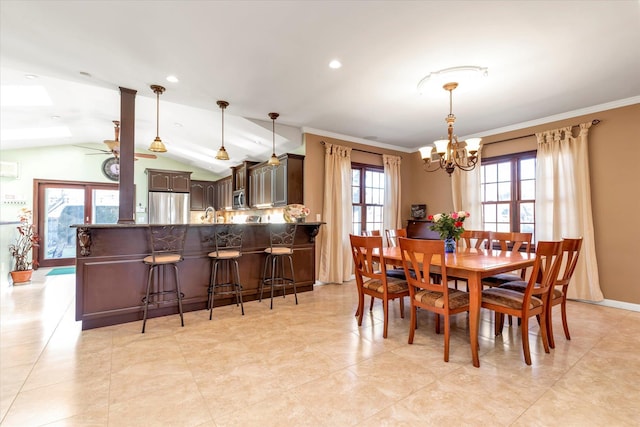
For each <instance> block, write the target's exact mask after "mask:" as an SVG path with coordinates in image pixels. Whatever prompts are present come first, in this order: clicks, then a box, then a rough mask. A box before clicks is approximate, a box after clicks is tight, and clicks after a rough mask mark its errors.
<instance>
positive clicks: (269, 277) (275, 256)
mask: <svg viewBox="0 0 640 427" xmlns="http://www.w3.org/2000/svg"><path fill="white" fill-rule="evenodd" d="M297 226H298V225H297V224H296V223H286V224H271V225H270V226H269V227H270V229H269V235H270V246H269V247H268V248H266V249H265V250H264V252H265V253H266V254H267V256H266V258H265V260H264V268H263V270H262V280H261V281H260V299H259V301H260V302H262V295H263V292H264V287H265V285H266V286H269V287H270V288H271V306H270V309H273V292H274V289H275V288H277V287H281V288H282V297H283V298H284V297H285V294H286V288H287V286H293V295H294V297H295V300H296V304H298V292H297V289H296V279H295V276H294V273H293V244H294V241H295V236H296V229H297ZM285 261H289V262H288V266H289V269H290V277H287V276H285V273H284V270H285V268H284V264H285Z"/></svg>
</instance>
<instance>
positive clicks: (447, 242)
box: [444, 237, 456, 254]
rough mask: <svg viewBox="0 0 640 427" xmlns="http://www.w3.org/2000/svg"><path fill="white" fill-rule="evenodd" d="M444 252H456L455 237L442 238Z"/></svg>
mask: <svg viewBox="0 0 640 427" xmlns="http://www.w3.org/2000/svg"><path fill="white" fill-rule="evenodd" d="M444 252H445V253H447V254H453V253H455V252H456V239H454V238H453V237H448V238H446V239H444Z"/></svg>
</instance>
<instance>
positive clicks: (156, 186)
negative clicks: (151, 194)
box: [145, 169, 191, 193]
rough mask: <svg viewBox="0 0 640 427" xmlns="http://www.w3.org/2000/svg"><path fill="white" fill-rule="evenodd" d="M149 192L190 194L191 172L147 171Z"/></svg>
mask: <svg viewBox="0 0 640 427" xmlns="http://www.w3.org/2000/svg"><path fill="white" fill-rule="evenodd" d="M145 173H146V174H147V178H148V190H149V191H165V192H172V193H189V192H190V190H191V188H190V187H191V172H183V171H170V170H161V169H145Z"/></svg>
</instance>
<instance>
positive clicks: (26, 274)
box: [11, 270, 33, 285]
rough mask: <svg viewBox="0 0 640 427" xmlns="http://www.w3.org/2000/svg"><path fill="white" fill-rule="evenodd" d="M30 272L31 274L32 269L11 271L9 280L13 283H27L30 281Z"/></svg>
mask: <svg viewBox="0 0 640 427" xmlns="http://www.w3.org/2000/svg"><path fill="white" fill-rule="evenodd" d="M31 274H33V270H20V271H11V280H12V281H13V284H14V285H17V284H20V283H27V282H30V281H31Z"/></svg>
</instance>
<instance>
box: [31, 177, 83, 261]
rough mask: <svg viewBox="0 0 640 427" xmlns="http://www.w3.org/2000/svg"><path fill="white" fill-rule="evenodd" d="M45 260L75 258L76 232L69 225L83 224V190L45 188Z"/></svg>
mask: <svg viewBox="0 0 640 427" xmlns="http://www.w3.org/2000/svg"><path fill="white" fill-rule="evenodd" d="M44 201H45V209H44V212H46V217H45V219H44V236H40V239H41V240H40V244H41V245H42V244H44V254H45V259H51V258H73V257H75V256H76V230H75V228H71V227H69V226H70V225H71V224H84V222H85V220H84V189H78V188H47V189H46V190H45V195H44Z"/></svg>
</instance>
